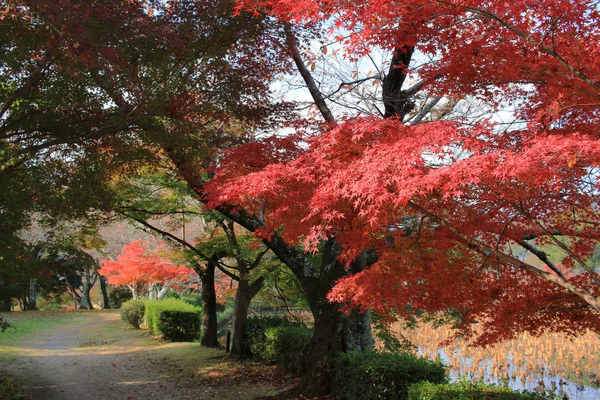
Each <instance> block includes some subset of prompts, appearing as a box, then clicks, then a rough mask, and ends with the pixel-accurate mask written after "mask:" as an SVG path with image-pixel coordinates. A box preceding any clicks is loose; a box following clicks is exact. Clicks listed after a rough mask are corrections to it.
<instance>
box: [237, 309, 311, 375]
mask: <svg viewBox="0 0 600 400" xmlns="http://www.w3.org/2000/svg"><path fill="white" fill-rule="evenodd" d="M311 338H312V329H309V328H307V327H306V325H304V323H302V322H300V321H293V320H289V319H287V318H281V317H252V318H249V319H248V321H247V324H246V337H245V346H247V349H248V350H250V354H251V355H252V357H254V358H256V359H258V360H261V361H263V362H265V363H267V364H276V365H278V366H280V367H281V368H282V369H284V370H286V371H289V372H296V371H297V369H298V360H299V358H300V357H301V356H302V354H303V353H304V351H305V350H306V347H307V346H308V344H309V343H310V340H311Z"/></svg>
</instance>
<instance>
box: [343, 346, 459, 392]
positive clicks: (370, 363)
mask: <svg viewBox="0 0 600 400" xmlns="http://www.w3.org/2000/svg"><path fill="white" fill-rule="evenodd" d="M334 374H335V392H336V394H337V395H338V396H339V398H340V399H344V400H354V399H356V400H369V399H390V400H392V399H393V400H404V399H407V398H408V397H407V396H408V388H409V386H410V385H411V384H414V383H417V382H421V381H430V382H436V383H445V382H446V379H447V378H446V368H445V367H444V365H443V364H441V363H439V362H434V361H431V360H429V359H427V358H423V357H418V356H415V355H414V354H411V353H373V352H351V353H344V354H340V355H339V356H338V357H337V358H336V359H335V361H334Z"/></svg>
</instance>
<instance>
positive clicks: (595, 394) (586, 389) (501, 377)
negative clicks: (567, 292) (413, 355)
mask: <svg viewBox="0 0 600 400" xmlns="http://www.w3.org/2000/svg"><path fill="white" fill-rule="evenodd" d="M396 329H397V330H398V332H399V333H401V334H402V335H403V336H404V337H405V338H406V339H408V340H410V341H411V342H412V343H413V344H415V345H416V346H417V347H418V352H419V353H420V354H422V355H426V356H428V357H430V358H432V359H435V358H439V359H441V360H442V361H443V362H444V364H446V365H447V366H448V367H449V377H450V379H451V380H452V381H458V380H460V379H469V380H472V381H483V382H485V383H492V384H496V385H503V386H508V387H510V388H511V389H515V390H524V389H526V390H530V391H537V392H540V393H554V394H556V395H558V396H559V397H561V398H564V399H571V400H575V399H577V400H594V399H598V400H600V371H599V366H600V355H599V354H598V349H599V348H600V336H599V335H597V334H594V333H592V332H584V333H582V334H581V335H580V336H578V337H575V338H573V337H568V336H566V335H564V334H544V335H542V336H540V337H532V336H531V335H529V334H522V335H520V336H519V337H518V338H516V339H513V340H510V341H505V342H502V343H499V344H496V345H495V346H491V347H486V348H482V347H470V346H468V344H467V343H466V342H465V341H463V340H460V339H457V340H454V341H453V342H452V343H451V344H450V345H448V346H446V347H439V344H440V343H442V342H444V341H445V340H447V339H448V338H449V337H451V335H452V331H451V329H449V328H447V327H440V328H434V327H433V326H432V325H430V324H425V323H422V324H420V325H419V326H418V327H417V328H414V329H406V328H404V327H402V326H401V325H399V324H398V326H397V327H396Z"/></svg>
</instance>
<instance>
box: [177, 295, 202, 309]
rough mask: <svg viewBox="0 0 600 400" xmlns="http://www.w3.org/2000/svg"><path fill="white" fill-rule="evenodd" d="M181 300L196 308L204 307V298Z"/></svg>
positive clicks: (184, 297) (182, 298)
mask: <svg viewBox="0 0 600 400" xmlns="http://www.w3.org/2000/svg"><path fill="white" fill-rule="evenodd" d="M181 300H183V301H185V302H186V303H188V304H191V305H193V306H195V307H202V296H194V295H189V296H182V297H181Z"/></svg>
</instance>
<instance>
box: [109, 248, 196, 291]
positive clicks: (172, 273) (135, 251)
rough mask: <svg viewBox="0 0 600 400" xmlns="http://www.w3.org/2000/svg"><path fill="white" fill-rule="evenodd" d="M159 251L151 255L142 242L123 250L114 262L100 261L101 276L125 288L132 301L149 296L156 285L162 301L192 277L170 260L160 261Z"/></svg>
mask: <svg viewBox="0 0 600 400" xmlns="http://www.w3.org/2000/svg"><path fill="white" fill-rule="evenodd" d="M158 254H159V250H158V249H155V250H153V251H150V250H149V249H148V246H147V244H145V243H144V242H143V241H141V240H137V241H135V242H131V243H129V244H127V245H125V246H123V253H122V254H121V255H119V256H118V257H117V259H116V261H112V260H102V261H101V264H102V266H101V268H100V269H99V270H98V273H99V274H100V275H103V276H106V279H107V281H108V283H109V284H111V285H115V286H127V287H128V288H129V289H130V290H131V293H132V294H133V298H134V299H137V298H138V297H139V296H145V295H148V294H149V293H150V292H151V290H153V288H154V286H155V285H160V286H161V290H160V294H159V295H158V296H157V297H158V298H159V299H162V298H163V297H164V296H165V295H166V294H167V293H168V290H169V288H172V287H176V288H180V287H184V286H185V285H186V284H187V283H188V282H189V281H190V279H191V278H192V275H193V274H194V273H193V271H192V270H190V269H188V268H186V267H184V266H182V265H179V266H176V265H173V263H172V262H171V260H169V259H167V258H164V257H160V256H159V255H158Z"/></svg>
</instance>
